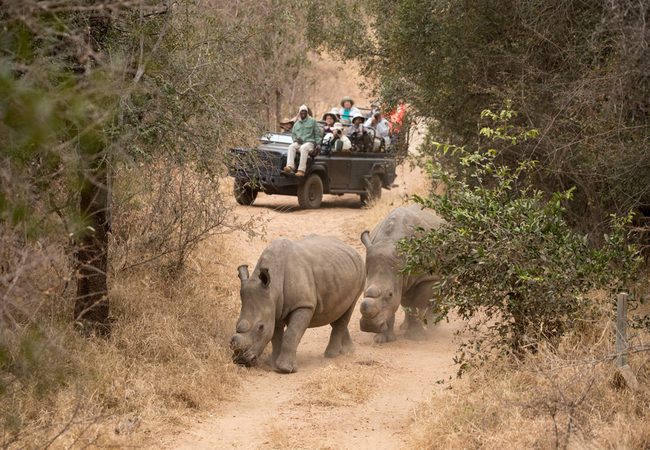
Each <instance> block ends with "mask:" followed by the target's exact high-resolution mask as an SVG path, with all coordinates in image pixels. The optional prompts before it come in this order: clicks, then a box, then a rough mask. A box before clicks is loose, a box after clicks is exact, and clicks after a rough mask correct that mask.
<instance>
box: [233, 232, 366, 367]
mask: <svg viewBox="0 0 650 450" xmlns="http://www.w3.org/2000/svg"><path fill="white" fill-rule="evenodd" d="M238 270H239V278H240V280H241V290H240V293H241V302H242V305H241V314H240V316H239V320H238V321H237V330H236V331H237V332H236V334H235V335H234V336H233V337H232V339H231V340H230V346H231V348H232V350H233V360H234V361H235V362H236V363H238V364H244V365H247V366H249V365H252V364H254V363H255V362H256V360H257V358H259V356H260V355H261V354H262V351H263V350H264V347H266V344H268V342H269V341H272V346H273V352H272V355H271V363H272V364H273V365H274V367H275V369H276V370H277V371H278V372H282V373H290V372H295V371H296V350H297V348H298V344H299V342H300V339H301V338H302V335H303V333H304V332H305V330H306V329H307V328H311V327H320V326H323V325H327V324H331V325H332V333H331V335H330V340H329V344H328V345H327V349H326V350H325V356H326V357H335V356H338V355H340V354H343V353H350V352H352V351H353V350H354V346H353V344H352V339H351V338H350V333H349V331H348V323H349V322H350V316H351V315H352V311H353V310H354V306H355V304H356V302H357V299H358V298H359V296H360V295H361V293H362V292H363V285H364V281H365V267H364V263H363V259H362V258H361V256H359V254H358V253H357V252H356V251H355V250H354V249H353V248H352V247H350V246H348V245H346V244H344V243H343V242H341V241H340V240H338V239H336V238H334V237H329V236H316V235H310V236H307V237H306V238H304V239H302V240H300V241H291V240H289V239H277V240H275V241H273V242H271V244H270V245H269V246H268V247H267V248H266V249H265V250H264V252H262V255H261V256H260V259H259V260H258V261H257V265H256V266H255V270H254V271H253V273H252V274H251V275H250V276H249V274H248V267H247V266H240V267H239V269H238Z"/></svg>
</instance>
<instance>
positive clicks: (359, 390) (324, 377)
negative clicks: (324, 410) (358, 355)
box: [300, 362, 381, 407]
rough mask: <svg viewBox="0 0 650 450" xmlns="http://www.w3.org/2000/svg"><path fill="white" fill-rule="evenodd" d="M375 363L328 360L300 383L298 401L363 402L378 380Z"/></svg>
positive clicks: (317, 403) (320, 403)
mask: <svg viewBox="0 0 650 450" xmlns="http://www.w3.org/2000/svg"><path fill="white" fill-rule="evenodd" d="M377 369H378V368H377V367H376V366H368V365H364V364H359V363H358V362H356V363H346V364H343V365H338V364H329V365H328V366H326V367H323V368H322V369H318V370H316V371H314V373H313V374H311V375H310V376H309V378H308V379H307V381H306V382H305V383H304V384H303V385H302V387H301V390H302V395H301V396H300V399H301V400H300V402H301V404H305V403H306V404H308V405H314V406H324V407H337V406H352V405H359V404H361V403H364V402H365V401H366V400H368V398H369V397H370V396H371V395H372V393H373V392H374V390H375V389H376V388H377V386H378V385H379V384H380V383H381V377H380V375H379V373H380V371H379V370H377Z"/></svg>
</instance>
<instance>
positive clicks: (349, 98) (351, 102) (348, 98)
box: [341, 96, 354, 106]
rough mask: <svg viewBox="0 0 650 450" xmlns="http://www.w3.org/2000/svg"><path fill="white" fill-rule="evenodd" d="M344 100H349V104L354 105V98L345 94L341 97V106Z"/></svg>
mask: <svg viewBox="0 0 650 450" xmlns="http://www.w3.org/2000/svg"><path fill="white" fill-rule="evenodd" d="M345 102H350V105H352V106H354V100H352V97H349V96H345V97H343V98H342V99H341V106H343V103H345Z"/></svg>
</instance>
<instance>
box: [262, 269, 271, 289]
mask: <svg viewBox="0 0 650 450" xmlns="http://www.w3.org/2000/svg"><path fill="white" fill-rule="evenodd" d="M260 281H261V282H262V284H263V285H264V287H268V286H269V284H271V275H270V274H269V269H266V268H263V269H260Z"/></svg>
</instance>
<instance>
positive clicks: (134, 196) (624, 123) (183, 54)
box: [0, 0, 650, 447]
mask: <svg viewBox="0 0 650 450" xmlns="http://www.w3.org/2000/svg"><path fill="white" fill-rule="evenodd" d="M648 11H650V3H649V1H648V0H635V1H632V0H612V1H607V2H591V1H584V0H550V1H541V0H506V1H500V0H499V1H497V0H488V1H485V2H480V3H477V2H469V1H465V2H452V1H444V0H428V1H414V0H397V1H390V2H389V1H386V0H370V1H368V2H356V3H350V2H343V1H342V0H325V1H321V2H318V3H315V2H306V1H304V0H265V1H252V0H240V1H236V2H225V1H217V0H213V1H205V2H195V1H191V0H182V1H177V2H166V1H164V2H158V1H145V0H143V1H129V0H117V1H114V2H103V1H102V2H99V1H96V2H94V1H87V0H56V1H54V0H48V1H36V0H6V1H4V2H3V3H2V8H1V9H0V136H1V139H0V158H1V160H0V422H1V424H2V430H1V438H0V442H1V443H2V445H3V446H10V445H13V446H16V447H41V446H48V445H50V444H52V443H56V444H60V445H62V446H66V447H72V446H83V445H88V444H96V445H103V444H109V443H114V442H115V441H118V442H119V441H120V439H124V442H127V440H128V438H122V436H127V435H130V434H132V433H134V432H137V433H143V434H144V433H146V432H147V430H149V428H148V426H149V425H147V424H150V423H151V422H152V421H155V420H167V421H172V422H173V421H174V420H175V419H176V420H180V418H181V417H182V415H183V413H184V412H185V411H187V410H188V409H189V410H201V409H203V408H208V407H210V406H213V405H214V404H215V403H216V402H218V401H220V400H223V399H224V398H227V397H228V395H230V394H229V393H230V392H231V389H230V387H231V386H233V385H234V384H236V379H235V377H234V376H233V370H234V369H233V367H232V365H231V364H227V359H226V356H225V354H226V353H225V352H224V349H223V348H222V347H221V346H220V344H219V343H220V342H224V341H225V335H224V333H225V330H224V325H223V324H224V323H227V322H230V321H231V320H232V318H233V317H234V315H235V311H233V310H232V305H234V304H236V302H235V301H233V299H232V297H233V296H234V295H236V286H233V285H231V281H230V278H228V279H224V277H223V275H222V274H221V270H220V266H219V265H215V264H213V262H212V261H209V262H206V261H207V259H206V258H205V257H203V256H202V255H203V254H202V252H207V251H208V250H209V251H211V252H212V254H214V253H218V254H221V255H223V258H222V259H221V260H220V261H219V263H220V264H226V263H227V262H228V261H227V258H228V255H231V254H232V253H233V251H232V248H230V244H229V242H228V239H227V238H225V237H224V236H226V235H227V233H228V232H230V231H233V230H240V231H241V230H244V231H247V232H251V233H252V232H253V231H254V229H255V227H254V224H253V223H251V222H241V221H237V220H235V218H234V216H233V214H231V210H230V206H229V205H230V203H228V202H225V201H224V195H228V186H225V185H224V179H223V165H222V162H223V160H224V156H225V149H227V148H228V147H229V146H230V145H233V144H235V143H236V144H238V145H241V144H242V143H245V142H247V141H251V140H252V139H255V137H256V136H257V134H258V133H259V131H260V129H261V128H274V124H275V123H276V122H277V119H279V117H280V116H283V115H291V114H292V112H293V111H292V109H294V108H295V107H296V106H297V105H298V104H300V103H303V101H304V99H306V98H307V99H308V98H309V95H310V90H311V89H313V87H314V86H315V85H316V84H317V82H322V80H316V78H318V75H319V74H318V73H317V72H315V71H314V70H313V68H311V67H310V65H311V62H310V61H312V60H313V55H311V53H310V50H311V49H318V50H326V51H328V52H330V53H331V54H332V55H335V56H336V57H338V58H341V59H344V60H346V61H348V64H352V63H353V62H355V63H357V64H359V65H360V67H361V71H362V72H363V73H364V74H366V75H368V76H369V77H370V78H371V79H372V80H373V83H372V87H373V88H374V92H375V95H376V97H377V101H378V102H381V103H382V104H385V105H387V106H394V105H395V104H397V102H398V101H400V100H404V101H406V103H407V104H408V105H409V108H410V113H411V114H412V115H413V116H417V117H420V118H422V120H424V121H425V122H426V124H427V125H428V127H429V133H430V139H429V140H428V141H429V146H425V147H423V149H422V150H423V155H424V156H423V161H426V163H427V164H428V167H429V169H430V170H431V173H432V174H433V175H434V176H436V177H438V179H439V180H440V181H442V182H443V183H444V185H445V188H446V189H447V191H445V192H442V193H441V192H440V191H438V193H439V195H437V196H436V195H433V196H432V197H431V198H429V199H421V201H422V202H423V203H424V204H425V205H427V206H430V207H434V208H435V209H436V210H438V211H439V212H440V213H441V214H442V215H444V216H445V218H446V219H447V220H448V222H449V224H450V225H451V226H452V228H450V229H447V230H446V231H447V233H446V234H444V235H441V234H438V235H435V234H430V235H428V236H426V237H425V238H424V239H423V240H421V241H411V242H408V243H405V246H406V247H405V249H406V250H407V251H409V252H410V253H411V260H410V264H411V266H410V269H412V270H431V271H442V272H443V274H444V276H445V278H444V281H445V282H446V284H442V285H441V286H440V288H441V290H444V293H445V294H444V295H445V297H443V300H444V301H443V303H442V304H441V305H442V306H443V308H446V309H451V308H455V310H456V311H457V312H459V313H460V314H461V316H464V317H465V318H469V319H478V320H482V324H483V325H487V327H488V330H491V331H492V332H494V333H493V334H491V335H489V334H488V335H483V337H485V336H488V340H487V341H486V340H485V339H483V340H481V339H479V340H475V341H473V342H470V344H471V345H470V346H469V347H466V348H468V349H470V351H471V352H475V353H476V354H477V355H479V357H491V356H493V353H492V352H491V350H493V349H496V350H498V351H503V352H504V353H506V354H507V355H508V356H512V355H513V354H514V355H515V356H516V357H508V358H504V359H502V360H501V361H500V362H499V363H498V365H494V366H492V367H491V368H490V369H489V370H486V369H485V368H483V369H473V370H472V371H471V372H469V373H468V378H469V379H470V380H473V381H474V384H466V385H462V384H460V385H459V386H461V390H459V391H458V392H459V393H458V394H456V391H453V392H451V393H447V394H446V395H443V396H441V397H440V398H439V399H434V400H433V401H432V405H433V406H431V408H434V410H435V411H443V413H442V414H438V415H435V416H434V415H433V414H429V415H427V414H424V415H422V416H420V417H421V419H420V421H419V422H418V423H416V425H417V427H419V429H420V430H421V433H420V434H418V435H417V436H416V437H415V438H414V439H415V444H414V445H416V446H423V445H425V446H432V447H434V446H441V447H445V446H446V444H449V443H453V442H456V443H457V442H459V440H461V439H462V441H460V442H470V445H474V446H483V445H488V446H496V445H502V444H503V443H512V442H518V443H520V444H521V446H534V445H538V446H547V445H548V446H556V447H566V446H568V445H570V444H571V445H576V446H590V445H603V446H612V447H615V446H617V445H622V446H626V445H629V446H638V447H644V446H647V445H648V442H649V440H648V439H649V438H648V436H647V431H646V429H647V427H643V424H644V423H645V422H647V411H648V390H647V380H648V373H647V367H648V360H647V357H646V356H645V353H643V352H644V351H645V350H647V344H646V342H647V336H648V332H647V328H643V326H644V325H647V323H648V321H647V320H646V321H639V322H638V323H637V325H639V326H640V330H639V331H638V332H635V334H634V335H633V337H632V339H633V341H634V342H635V345H636V347H635V348H637V349H639V354H638V355H636V356H635V357H633V358H631V363H632V365H633V366H634V368H635V370H636V373H637V376H638V378H639V380H640V381H641V382H642V390H641V391H640V392H630V391H626V390H624V389H625V387H624V385H623V384H622V383H621V382H620V379H618V378H616V376H615V375H613V374H612V373H611V372H610V371H609V369H608V367H610V366H609V365H608V364H609V362H611V359H612V349H611V346H608V344H607V343H609V342H611V341H612V340H613V339H612V332H611V327H610V320H611V316H612V307H611V302H610V301H609V299H610V298H611V297H609V296H608V295H607V294H603V293H602V292H600V293H597V292H594V291H593V290H591V289H592V288H593V287H595V286H600V287H604V288H605V289H615V288H616V289H617V288H620V287H622V286H625V285H628V286H629V284H628V283H627V282H628V280H627V278H626V277H627V276H630V275H632V274H634V270H633V269H634V267H635V264H636V263H637V262H638V261H637V259H636V258H635V256H636V253H635V248H633V247H628V246H627V243H628V242H627V241H625V240H624V239H622V237H624V236H625V233H623V232H622V230H623V228H622V226H621V225H622V224H624V223H625V222H624V221H621V220H615V221H612V220H611V219H610V217H611V216H610V214H612V213H616V214H618V215H619V216H620V217H630V218H631V219H632V221H633V224H634V227H633V228H632V230H633V231H635V232H637V235H636V238H639V242H641V243H642V244H643V243H644V242H645V241H644V240H643V239H644V233H647V230H646V228H645V215H646V214H647V213H648V212H649V211H650V192H649V191H648V186H650V179H649V174H650V170H648V167H649V165H650V156H649V154H648V148H650V145H649V144H650V142H649V132H650V125H649V122H648V115H649V114H650V79H649V77H650V50H649V48H650V47H649V45H648V42H649V40H650V39H649V38H650V35H649V34H650V31H649V29H648V27H647V23H648ZM330 70H331V68H330ZM509 105H513V108H514V109H516V110H517V111H519V115H517V116H515V115H514V114H512V113H511V111H510V110H509V109H508V108H509ZM329 106H331V105H329ZM486 108H490V110H491V111H502V110H503V111H505V116H502V115H501V114H495V113H490V112H487V113H486V114H485V115H484V116H483V119H484V120H488V121H489V120H492V121H493V122H494V121H495V120H496V121H497V122H498V123H496V124H495V123H492V124H490V125H489V126H487V127H485V128H482V127H484V126H485V123H480V122H479V124H478V126H477V120H476V118H477V117H479V114H480V113H481V112H482V111H484V110H486ZM508 111H510V112H508ZM504 118H505V119H507V120H505V121H501V122H499V121H500V120H501V119H504ZM531 129H534V130H537V132H536V133H534V134H535V135H533V134H530V133H529V132H526V131H525V130H531ZM477 132H480V133H481V134H480V137H479V138H478V139H476V136H477ZM488 140H489V146H488ZM435 142H439V143H440V144H435ZM452 143H453V144H452ZM474 145H476V148H477V150H476V151H475V150H472V149H473V148H474V147H473V146H474ZM629 213H631V215H630V216H628V214H629ZM612 224H613V225H612ZM629 230H630V228H626V229H625V231H629ZM612 231H613V232H612ZM199 244H201V245H199ZM443 251H444V255H452V257H450V258H448V259H445V258H443V257H441V256H444V255H443V254H441V252H443ZM513 261H514V262H513ZM199 275H200V277H199ZM205 279H210V280H212V281H211V282H210V283H208V284H206V283H201V282H200V280H205ZM646 281H647V280H646ZM640 294H643V293H642V292H641V291H639V292H637V296H636V299H637V300H640V299H641V297H642V295H640ZM195 300H198V301H195ZM635 307H638V309H637V310H635V311H634V314H642V313H644V311H643V305H637V304H635ZM206 317H211V318H212V317H213V318H214V320H205V318H206ZM484 329H485V328H483V330H484ZM486 343H487V344H486ZM490 344H495V345H494V347H490V346H489V345H490ZM486 345H488V347H486ZM644 349H645V350H644ZM512 350H514V352H513V351H512ZM529 350H531V351H529ZM524 356H525V357H524ZM463 368H465V367H463ZM495 378H498V379H501V380H504V381H502V382H500V383H497V384H495V385H494V386H495V389H494V390H489V389H487V390H486V389H484V387H485V386H486V385H490V383H491V382H493V380H494V379H495ZM509 380H510V381H509ZM461 383H462V382H461ZM477 386H478V387H477ZM497 391H499V392H497ZM621 392H623V393H622V394H620V395H619V393H621ZM497 394H499V395H497ZM440 405H443V406H444V408H443V407H441V406H440ZM494 405H497V406H501V408H500V409H499V410H498V411H497V410H495V409H494V408H495V406H494ZM504 405H505V406H504ZM513 405H514V406H513ZM606 408H610V409H609V410H606V411H605V412H603V410H605V409H606ZM425 409H426V408H425ZM504 410H507V412H508V413H507V414H499V412H503V411H504ZM108 424H111V425H110V427H109V425H108ZM468 424H469V425H468ZM530 424H532V425H533V427H532V428H530V429H535V430H541V431H539V433H523V432H522V430H527V429H528V428H527V425H530ZM635 424H638V426H636V425H635ZM111 427H112V429H111V430H110V431H111V433H107V432H106V431H107V430H108V428H111ZM417 427H416V428H417ZM504 429H506V430H508V431H509V433H511V434H504V432H503V430H504ZM477 430H478V431H477ZM548 430H552V431H553V433H552V434H549V433H547V431H548ZM608 433H609V434H608ZM621 434H624V435H625V437H626V438H625V439H626V440H625V441H623V443H622V444H621V442H619V441H616V442H614V441H612V438H611V436H615V435H621ZM108 436H110V438H109V437H108ZM468 436H472V440H471V441H467V440H466V439H467V437H468ZM499 436H507V437H510V438H512V439H510V440H503V438H501V440H499Z"/></svg>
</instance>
